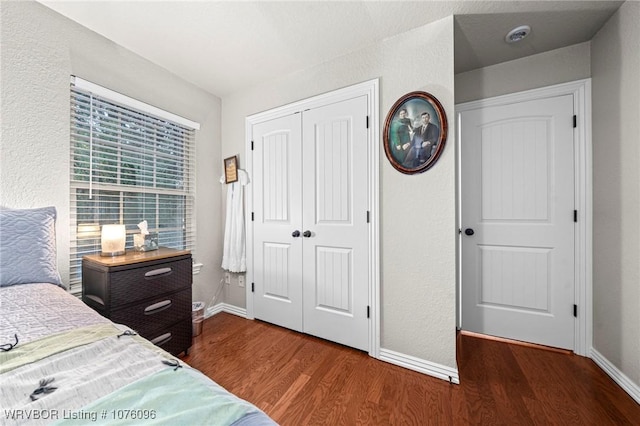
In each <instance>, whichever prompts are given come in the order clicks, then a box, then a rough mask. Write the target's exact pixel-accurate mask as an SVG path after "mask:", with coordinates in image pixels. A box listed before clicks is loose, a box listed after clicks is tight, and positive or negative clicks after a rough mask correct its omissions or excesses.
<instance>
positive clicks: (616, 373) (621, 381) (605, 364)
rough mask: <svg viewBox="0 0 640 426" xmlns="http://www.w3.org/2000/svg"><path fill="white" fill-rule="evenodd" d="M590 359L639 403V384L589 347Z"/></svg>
mask: <svg viewBox="0 0 640 426" xmlns="http://www.w3.org/2000/svg"><path fill="white" fill-rule="evenodd" d="M591 359H592V360H593V362H595V363H596V364H597V365H598V367H600V368H602V370H603V371H604V372H605V373H607V375H609V377H611V378H612V379H613V381H614V382H616V383H617V384H618V385H619V386H620V387H621V388H622V389H623V390H624V391H625V392H626V393H628V394H629V396H631V398H633V399H634V400H635V401H636V402H637V403H638V404H640V386H639V385H638V384H637V383H634V382H633V381H632V380H631V379H630V378H628V377H627V376H626V375H625V374H624V373H623V372H622V371H620V370H619V369H618V367H616V366H615V365H613V364H612V363H611V362H610V361H609V360H608V359H607V358H605V357H604V356H603V355H602V354H601V353H600V352H598V351H597V350H595V349H594V348H591Z"/></svg>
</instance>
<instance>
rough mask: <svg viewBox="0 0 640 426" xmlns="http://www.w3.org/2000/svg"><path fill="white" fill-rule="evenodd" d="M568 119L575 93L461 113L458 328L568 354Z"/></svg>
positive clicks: (570, 244)
mask: <svg viewBox="0 0 640 426" xmlns="http://www.w3.org/2000/svg"><path fill="white" fill-rule="evenodd" d="M572 117H573V97H572V96H571V95H564V96H557V97H553V98H546V99H539V100H531V101H525V102H520V103H517V104H510V105H502V106H491V107H485V108H482V109H476V110H471V111H465V112H462V113H461V114H460V122H459V125H460V131H461V133H460V135H461V139H460V146H461V203H462V205H461V211H462V217H461V223H462V328H463V329H464V330H469V331H473V332H478V333H484V334H489V335H494V336H500V337H506V338H511V339H517V340H522V341H527V342H534V343H539V344H543V345H548V346H554V347H560V348H567V349H573V348H574V317H573V305H574V291H575V290H574V286H575V279H574V275H575V274H574V268H575V265H574V208H575V207H574V164H573V161H574V154H573V149H574V148H573V144H574V139H573V125H572V121H573V120H572ZM469 234H471V235H469Z"/></svg>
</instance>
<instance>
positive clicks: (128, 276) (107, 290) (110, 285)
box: [82, 247, 192, 355]
mask: <svg viewBox="0 0 640 426" xmlns="http://www.w3.org/2000/svg"><path fill="white" fill-rule="evenodd" d="M191 283H192V266H191V253H190V252H189V251H186V250H175V249H169V248H165V247H160V248H159V249H158V250H154V251H149V252H127V253H126V254H124V255H122V256H115V257H101V256H100V255H99V254H96V255H90V256H84V257H83V258H82V301H83V302H85V303H86V304H87V305H89V306H91V307H92V308H93V309H95V310H96V311H98V312H99V313H100V314H102V315H103V316H105V317H107V318H109V319H110V320H111V321H113V322H115V323H119V324H125V325H127V326H128V327H130V328H131V329H132V330H134V331H135V332H137V333H138V334H139V335H141V336H142V337H144V338H146V339H148V340H150V341H151V342H152V343H154V344H156V345H157V346H159V347H161V348H162V349H164V350H166V351H167V352H170V353H172V354H173V355H178V354H180V353H181V352H185V353H188V351H189V348H190V347H191V330H192V326H191Z"/></svg>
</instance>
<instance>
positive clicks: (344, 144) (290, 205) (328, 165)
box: [252, 96, 371, 350]
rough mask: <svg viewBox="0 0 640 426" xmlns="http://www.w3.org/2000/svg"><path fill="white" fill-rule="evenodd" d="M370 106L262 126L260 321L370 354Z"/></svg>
mask: <svg viewBox="0 0 640 426" xmlns="http://www.w3.org/2000/svg"><path fill="white" fill-rule="evenodd" d="M367 110H368V99H367V96H360V97H356V98H352V99H348V100H345V101H341V102H337V103H332V104H330V105H326V106H322V107H318V108H314V109H310V110H306V111H304V112H303V113H297V114H293V115H289V116H286V117H282V118H277V119H273V120H270V121H266V122H262V123H259V124H256V125H254V126H253V127H252V131H253V141H254V150H253V161H252V162H253V179H252V185H253V209H254V220H253V222H252V226H253V235H254V237H253V241H254V243H253V259H254V260H253V262H254V265H253V268H254V281H255V283H254V286H255V287H254V288H255V290H254V293H253V304H254V316H255V317H256V318H258V319H261V320H264V321H268V322H271V323H274V324H277V325H281V326H283V327H287V328H290V329H293V330H297V331H302V332H305V333H308V334H312V335H314V336H318V337H321V338H324V339H327V340H331V341H334V342H338V343H341V344H344V345H348V346H351V347H354V348H358V349H362V350H368V349H369V319H368V306H367V305H368V302H369V282H370V280H369V270H370V267H369V263H368V262H369V254H370V253H369V251H370V246H369V224H368V223H367V217H368V216H367V214H368V213H367V210H368V208H369V207H368V206H369V200H368V194H369V187H368V185H369V183H368V171H369V168H368V164H369V155H371V153H370V151H369V150H370V147H369V136H368V132H369V130H368V129H367Z"/></svg>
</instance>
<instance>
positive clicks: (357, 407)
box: [183, 313, 640, 426]
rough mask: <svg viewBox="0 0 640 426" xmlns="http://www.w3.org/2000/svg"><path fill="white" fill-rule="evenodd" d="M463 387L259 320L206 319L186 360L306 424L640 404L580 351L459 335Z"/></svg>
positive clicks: (535, 414)
mask: <svg viewBox="0 0 640 426" xmlns="http://www.w3.org/2000/svg"><path fill="white" fill-rule="evenodd" d="M456 341H457V361H458V371H459V375H460V385H454V384H450V383H448V382H446V381H444V380H441V379H436V378H434V377H431V376H428V375H425V374H421V373H418V372H415V371H411V370H407V369H404V368H402V367H399V366H396V365H392V364H389V363H386V362H382V361H379V360H376V359H374V358H371V357H369V356H368V355H367V354H366V353H364V352H361V351H358V350H355V349H351V348H348V347H345V346H341V345H338V344H335V343H331V342H328V341H325V340H322V339H318V338H315V337H312V336H308V335H305V334H301V333H296V332H293V331H290V330H286V329H283V328H280V327H277V326H274V325H271V324H267V323H264V322H261V321H250V320H246V319H243V318H240V317H238V316H235V315H230V314H226V313H221V314H218V315H215V316H213V317H211V318H209V319H207V320H205V321H204V324H203V332H202V334H201V335H199V336H197V337H195V338H194V340H193V346H192V348H191V351H190V354H189V355H187V356H185V357H184V358H183V360H184V361H185V362H187V363H188V364H190V365H192V366H193V367H195V368H198V369H199V370H201V371H202V372H203V373H205V374H206V375H208V376H209V377H211V378H212V379H213V380H215V381H216V382H217V383H219V384H220V385H221V386H223V387H225V388H226V389H228V390H229V391H231V392H233V393H235V394H236V395H238V396H239V397H241V398H244V399H246V400H248V401H250V402H252V403H254V404H255V405H256V406H258V407H259V408H261V409H262V410H264V411H265V412H266V413H267V414H269V415H270V416H272V418H273V419H274V420H275V421H277V422H278V423H279V424H281V425H283V426H288V425H292V426H299V425H349V426H351V425H420V426H422V425H456V426H457V425H514V424H518V425H529V424H531V425H549V424H557V425H563V426H568V425H626V424H628V425H632V424H635V425H638V424H639V423H640V422H639V421H638V419H640V406H639V405H638V404H637V403H636V402H635V401H634V400H633V399H632V398H631V397H630V396H629V395H627V394H626V393H625V392H624V391H623V390H622V389H621V388H620V387H619V386H617V385H616V384H615V382H613V380H611V378H610V377H608V376H607V375H606V374H605V373H604V372H603V371H602V370H600V368H599V367H598V366H597V365H595V363H594V362H593V361H592V360H590V359H587V358H583V357H580V356H576V355H572V354H567V353H562V352H552V351H547V350H541V349H539V348H536V347H528V346H526V345H525V346H523V345H516V344H512V343H509V342H501V341H496V340H493V341H492V340H487V339H483V338H480V337H478V336H468V335H459V336H457V340H456Z"/></svg>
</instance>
